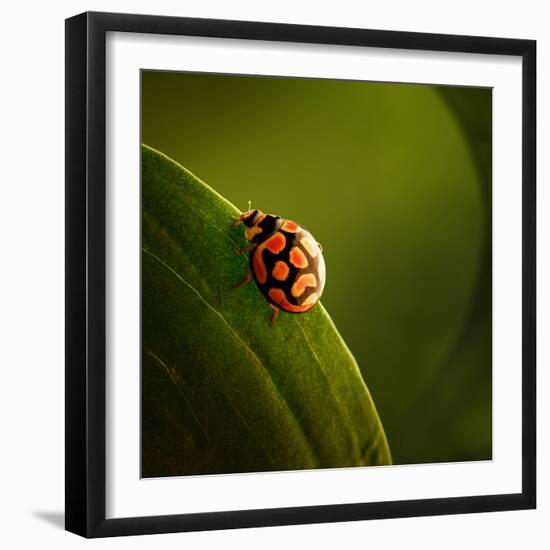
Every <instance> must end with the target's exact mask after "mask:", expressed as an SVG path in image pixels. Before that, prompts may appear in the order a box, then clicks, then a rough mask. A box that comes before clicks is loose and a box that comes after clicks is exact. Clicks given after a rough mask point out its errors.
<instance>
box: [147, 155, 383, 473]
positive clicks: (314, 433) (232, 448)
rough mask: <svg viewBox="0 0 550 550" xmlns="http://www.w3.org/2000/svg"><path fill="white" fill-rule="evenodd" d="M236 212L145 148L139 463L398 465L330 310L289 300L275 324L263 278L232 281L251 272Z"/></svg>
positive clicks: (207, 469)
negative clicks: (298, 307) (294, 307)
mask: <svg viewBox="0 0 550 550" xmlns="http://www.w3.org/2000/svg"><path fill="white" fill-rule="evenodd" d="M238 215H239V211H238V210H237V209H236V208H235V207H234V206H233V205H231V204H230V203H229V202H228V201H226V200H225V199H224V198H223V197H221V196H220V195H219V194H217V193H216V192H215V191H213V190H212V189H211V188H210V187H208V186H207V185H206V184H204V183H203V182H201V181H200V180H199V179H198V178H196V177H195V176H194V175H193V174H191V173H190V172H188V171H187V170H186V169H185V168H183V167H181V166H180V165H178V164H177V163H175V162H174V161H172V160H171V159H169V158H168V157H166V156H165V155H163V154H161V153H159V152H157V151H155V150H153V149H151V148H149V147H147V146H143V149H142V343H143V344H142V345H143V349H142V475H143V476H145V477H150V476H160V475H181V474H205V473H229V472H252V471H273V470H298V469H304V468H326V467H345V466H362V465H379V464H389V463H390V462H391V458H390V452H389V449H388V445H387V441H386V437H385V435H384V430H383V428H382V425H381V423H380V419H379V418H378V415H377V412H376V409H375V407H374V404H373V401H372V399H371V397H370V394H369V392H368V390H367V387H366V385H365V383H364V381H363V378H362V376H361V373H360V371H359V369H358V367H357V364H356V362H355V360H354V358H353V356H352V355H351V353H350V351H349V350H348V348H347V346H346V345H345V343H344V342H343V340H342V338H341V337H340V335H339V334H338V331H337V330H336V328H335V327H334V324H333V323H332V321H331V319H330V317H329V316H328V314H327V312H326V311H325V309H324V308H323V307H322V306H321V305H318V306H317V307H316V308H315V309H314V310H312V311H311V312H309V313H307V314H303V315H291V314H286V313H284V312H282V313H281V314H280V315H279V317H278V318H277V322H276V324H275V326H273V327H272V326H270V323H269V320H270V316H271V309H270V308H269V307H268V305H267V303H266V301H265V299H264V298H263V296H262V295H261V293H260V292H259V290H258V289H257V288H256V286H255V284H254V283H253V282H251V283H250V284H248V285H245V286H244V287H242V288H240V289H235V288H234V285H235V283H237V282H239V281H242V280H243V279H244V277H245V275H246V272H247V270H248V258H247V257H246V255H240V256H239V255H236V254H235V253H234V250H235V249H237V248H240V247H242V246H244V245H245V244H246V241H245V238H244V232H243V230H242V227H232V224H233V221H234V220H235V219H236V218H237V217H238ZM312 229H313V228H312ZM328 267H329V275H328V276H329V278H330V266H328ZM329 280H330V279H329ZM329 284H330V283H329Z"/></svg>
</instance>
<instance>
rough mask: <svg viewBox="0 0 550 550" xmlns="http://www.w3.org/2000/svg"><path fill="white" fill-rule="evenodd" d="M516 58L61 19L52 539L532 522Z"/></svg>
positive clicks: (383, 38) (105, 17)
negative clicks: (59, 440)
mask: <svg viewBox="0 0 550 550" xmlns="http://www.w3.org/2000/svg"><path fill="white" fill-rule="evenodd" d="M535 52H536V49H535V42H534V41H531V40H516V39H514V40H512V39H505V38H485V37H470V36H447V35H429V34H419V33H408V32H396V31H378V30H364V29H350V28H329V27H311V26H301V25H286V24H271V23H252V22H243V21H221V20H219V21H218V20H203V19H188V18H175V17H174V18H172V17H157V16H143V15H124V14H110V13H85V14H81V15H78V16H75V17H73V18H70V19H68V20H67V21H66V198H67V203H66V204H67V210H66V213H67V214H66V216H67V217H66V251H67V263H66V265H67V278H66V307H67V314H66V346H67V347H66V390H67V393H66V528H67V529H68V530H70V531H72V532H74V533H77V534H80V535H83V536H86V537H103V536H115V535H128V534H146V533H162V532H174V531H190V530H208V529H228V528H240V527H255V526H256V527H257V526H270V525H284V524H296V523H315V522H331V521H350V520H362V519H371V518H397V517H407V516H419V515H435V514H456V513H465V512H481V511H497V510H515V509H526V508H534V507H535V469H536V468H535V455H536V453H535Z"/></svg>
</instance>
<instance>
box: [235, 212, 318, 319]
mask: <svg viewBox="0 0 550 550" xmlns="http://www.w3.org/2000/svg"><path fill="white" fill-rule="evenodd" d="M240 224H244V225H245V226H246V232H245V234H246V239H247V241H248V242H249V243H250V244H249V245H248V246H246V247H245V248H242V249H240V250H235V252H236V253H237V254H242V253H243V252H248V251H250V270H249V271H248V273H247V276H246V279H245V280H244V281H243V282H242V283H239V284H238V285H236V286H237V287H240V286H242V285H243V284H245V283H247V282H249V281H250V279H251V275H252V276H253V277H254V280H255V281H256V284H257V285H258V288H259V289H260V291H261V292H262V294H263V295H264V296H265V297H266V299H267V301H268V302H269V304H270V305H271V307H272V308H273V316H272V318H271V322H272V323H274V322H275V318H276V317H277V314H278V313H279V310H280V309H282V310H283V311H287V312H288V313H306V312H307V311H310V310H311V309H313V308H314V307H315V305H316V304H317V302H318V301H319V299H320V298H321V294H322V293H323V288H324V287H325V273H326V272H325V260H324V259H323V254H322V251H321V247H320V246H319V244H317V241H316V240H315V239H314V238H313V236H312V235H311V233H310V232H309V231H306V230H305V229H304V228H302V227H300V226H299V225H298V224H297V223H295V222H293V221H290V220H284V219H282V218H281V217H279V216H274V215H272V214H264V213H263V212H260V211H259V210H247V211H246V212H244V213H243V214H242V215H241V216H240V218H239V219H238V220H237V221H236V222H235V225H240Z"/></svg>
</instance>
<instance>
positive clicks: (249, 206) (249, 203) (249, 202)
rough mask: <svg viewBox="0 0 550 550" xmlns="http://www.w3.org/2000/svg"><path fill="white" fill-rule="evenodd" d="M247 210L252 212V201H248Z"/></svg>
mask: <svg viewBox="0 0 550 550" xmlns="http://www.w3.org/2000/svg"><path fill="white" fill-rule="evenodd" d="M248 209H249V210H252V201H251V200H249V201H248Z"/></svg>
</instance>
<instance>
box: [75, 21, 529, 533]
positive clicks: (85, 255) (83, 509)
mask: <svg viewBox="0 0 550 550" xmlns="http://www.w3.org/2000/svg"><path fill="white" fill-rule="evenodd" d="M108 31H120V32H132V33H151V34H171V35H189V36H203V37H219V38H238V39H247V40H272V41H284V42H299V43H316V44H337V45H354V46H372V47H379V48H401V49H406V50H433V51H447V52H464V53H482V54H499V55H508V56H518V57H520V58H521V60H522V67H523V99H522V101H523V120H522V162H523V165H522V197H523V199H522V200H523V202H522V215H523V221H522V228H523V242H522V264H523V265H522V275H523V288H522V299H523V303H522V308H523V310H522V311H523V313H522V315H523V317H522V337H523V350H522V354H523V355H522V491H521V492H520V493H517V494H500V495H486V496H468V497H453V498H436V499H423V500H405V501H393V502H377V503H372V502H370V503H369V502H366V503H361V504H343V505H340V504H339V505H319V506H307V507H294V508H277V509H258V510H246V511H224V512H209V513H193V514H179V515H164V516H151V517H126V518H120V519H106V514H105V498H106V486H105V456H106V442H105V433H106V432H105V421H106V414H105V404H106V379H105V351H106V333H105V331H106V322H105V321H106V319H105V314H106V302H105V300H106V256H105V252H106V241H105V239H106V228H105V222H106V189H105V129H106V120H105V85H106V76H105V41H106V33H107V32H108ZM535 82H536V42H535V41H534V40H518V39H507V38H487V37H479V36H455V35H452V36H451V35H438V34H424V33H412V32H396V31H382V30H364V29H353V28H333V27H316V26H304V25H288V24H274V23H255V22H245V21H223V20H212V19H191V18H180V17H164V16H160V17H159V16H146V15H128V14H115V13H83V14H80V15H77V16H75V17H72V18H70V19H67V20H66V151H65V154H66V426H65V427H66V455H65V458H66V529H67V530H69V531H72V532H73V533H76V534H79V535H82V536H85V537H107V536H116V535H132V534H151V533H167V532H177V531H197V530H212V529H233V528H243V527H260V526H274V525H290V524H304V523H320V522H340V521H355V520H366V519H381V518H399V517H412V516H428V515H440V514H460V513H472V512H489V511H502V510H520V509H530V508H535V506H536V423H535V422H536V414H535V412H536V376H535V368H536V355H535V353H536V346H535V345H536V341H535V338H536V336H535V322H536V304H535V299H536V295H535V289H536V279H535V277H536V270H535V263H536V249H535V243H536V230H535V227H536V205H535V199H536V197H535V190H536V188H535V186H536V177H535V170H536V156H535V155H536V144H535V140H536V126H535V124H536V121H535V114H536V85H535Z"/></svg>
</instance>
